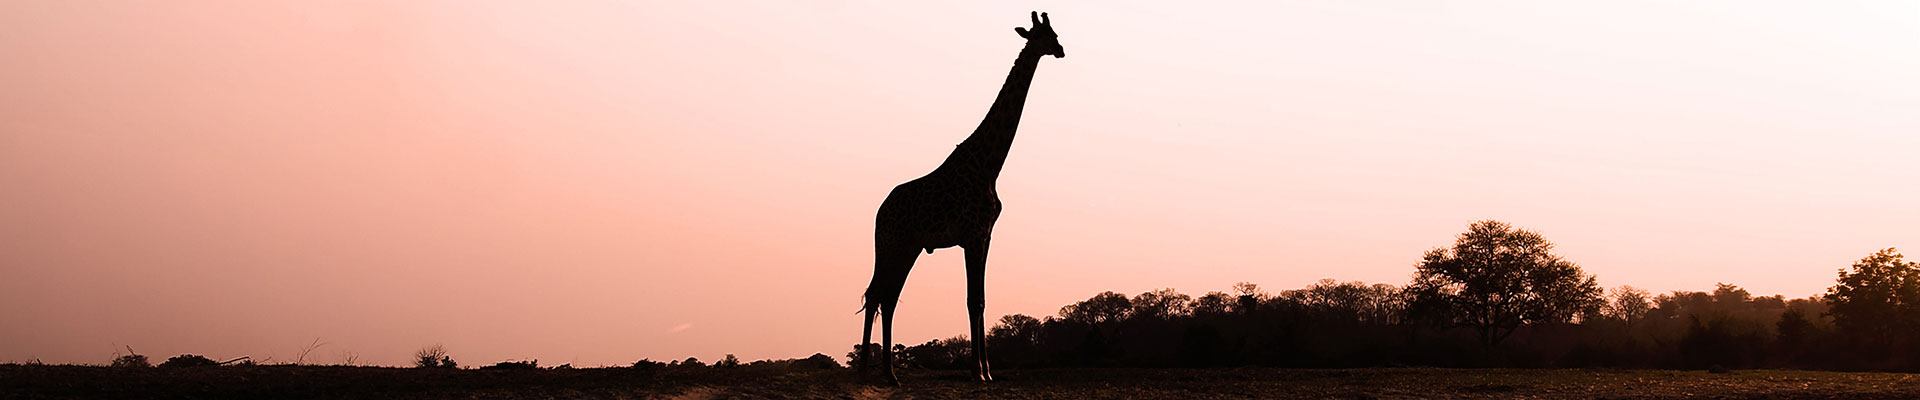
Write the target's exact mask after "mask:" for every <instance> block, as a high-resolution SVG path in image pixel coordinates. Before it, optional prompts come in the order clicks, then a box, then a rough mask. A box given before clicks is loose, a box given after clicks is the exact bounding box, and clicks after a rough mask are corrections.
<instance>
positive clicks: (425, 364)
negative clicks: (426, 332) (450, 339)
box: [413, 344, 460, 368]
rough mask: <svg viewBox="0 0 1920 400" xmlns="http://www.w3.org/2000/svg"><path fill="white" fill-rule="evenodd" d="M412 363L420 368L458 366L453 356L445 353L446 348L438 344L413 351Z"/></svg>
mask: <svg viewBox="0 0 1920 400" xmlns="http://www.w3.org/2000/svg"><path fill="white" fill-rule="evenodd" d="M413 365H414V366H416V367H420V368H459V367H460V364H458V363H455V362H453V357H451V356H448V355H447V348H446V347H441V346H440V345H437V344H436V345H433V346H428V347H426V348H423V349H420V351H415V352H413Z"/></svg>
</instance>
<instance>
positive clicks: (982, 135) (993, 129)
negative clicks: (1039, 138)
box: [860, 12, 1066, 385]
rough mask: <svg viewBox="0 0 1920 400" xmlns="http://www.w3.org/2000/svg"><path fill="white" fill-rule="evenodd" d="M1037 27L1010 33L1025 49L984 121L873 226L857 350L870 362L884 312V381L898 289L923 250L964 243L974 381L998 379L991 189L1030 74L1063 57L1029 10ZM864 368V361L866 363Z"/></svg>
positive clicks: (996, 208) (892, 200) (890, 377)
mask: <svg viewBox="0 0 1920 400" xmlns="http://www.w3.org/2000/svg"><path fill="white" fill-rule="evenodd" d="M1028 17H1030V18H1032V19H1033V29H1026V28H1020V27H1015V28H1013V31H1014V32H1015V33H1019V34H1020V37H1023V38H1026V39H1027V44H1026V47H1025V48H1022V49H1020V55H1019V56H1018V57H1015V58H1014V60H1013V70H1012V71H1010V72H1008V73H1007V82H1006V83H1005V84H1003V85H1002V86H1001V87H1000V94H999V96H998V97H995V98H994V100H993V106H992V107H991V108H988V109H987V117H986V119H984V120H982V121H980V126H979V127H978V128H974V130H973V134H972V135H970V136H967V139H966V140H965V141H962V142H960V145H959V146H957V147H956V148H954V150H953V153H952V154H949V155H947V159H946V161H944V162H941V163H940V166H939V167H938V168H935V169H934V170H933V172H930V173H927V175H926V176H922V177H920V178H918V179H914V180H912V181H908V182H907V183H902V184H900V186H895V187H894V188H893V192H891V193H888V194H887V199H886V201H883V202H881V203H880V211H879V213H878V215H877V216H876V217H875V218H874V228H873V282H872V283H869V284H868V285H867V292H866V296H865V299H864V301H865V304H864V308H863V310H864V311H866V322H865V324H864V325H863V326H864V329H863V330H862V333H861V335H860V351H861V352H862V353H861V354H862V355H866V356H868V357H863V358H865V359H868V360H871V359H872V358H871V357H870V356H871V354H869V352H870V348H871V347H872V344H873V318H874V314H875V312H879V313H880V315H881V317H880V321H881V323H880V325H881V333H880V335H881V340H882V342H883V344H882V347H881V351H880V352H881V365H883V370H884V371H885V373H886V377H887V383H889V384H892V385H899V384H900V379H899V377H897V376H895V375H894V373H893V351H892V349H893V312H894V309H895V306H896V305H897V304H898V303H899V301H900V290H901V288H902V286H904V285H906V283H907V272H908V271H910V270H912V269H913V262H914V260H915V259H918V258H919V257H920V252H921V251H926V252H927V254H933V250H934V249H941V248H947V247H953V246H960V248H961V249H964V250H965V251H966V260H967V311H968V312H969V313H970V316H971V317H972V325H973V331H972V335H971V336H969V337H971V338H972V339H973V340H971V341H972V342H973V343H972V344H973V358H974V366H973V372H974V379H976V380H979V381H982V382H986V381H991V380H993V373H992V372H991V371H990V370H989V369H988V368H987V343H986V321H985V320H984V319H983V317H982V313H983V312H984V311H985V310H986V304H987V303H986V287H985V285H986V282H985V279H986V274H987V246H988V244H989V243H990V242H991V241H992V240H991V239H992V236H993V223H994V221H996V220H998V219H999V218H1000V196H999V194H998V192H996V190H995V188H994V184H995V181H996V180H998V179H999V178H1000V167H1001V166H1002V165H1003V164H1005V163H1006V161H1007V150H1008V149H1009V148H1010V147H1011V146H1012V145H1013V133H1014V130H1016V129H1018V128H1019V127H1020V111H1021V109H1022V108H1024V107H1025V106H1026V102H1027V88H1028V86H1031V85H1032V84H1033V71H1034V68H1035V67H1038V66H1039V65H1040V58H1041V56H1047V55H1051V56H1053V57H1054V58H1061V57H1065V56H1066V50H1065V49H1062V48H1061V47H1060V41H1059V35H1056V34H1055V33H1054V31H1053V21H1052V20H1051V19H1050V18H1048V17H1047V14H1045V13H1040V12H1033V13H1029V14H1028ZM861 367H862V368H865V364H862V365H861Z"/></svg>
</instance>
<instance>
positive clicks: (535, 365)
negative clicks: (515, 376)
mask: <svg viewBox="0 0 1920 400" xmlns="http://www.w3.org/2000/svg"><path fill="white" fill-rule="evenodd" d="M539 368H540V360H527V361H501V362H498V363H495V364H493V365H488V366H485V367H480V369H509V370H512V369H539Z"/></svg>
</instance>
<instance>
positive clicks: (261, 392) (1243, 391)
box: [0, 365, 1920, 400]
mask: <svg viewBox="0 0 1920 400" xmlns="http://www.w3.org/2000/svg"><path fill="white" fill-rule="evenodd" d="M966 376H967V374H966V373H964V372H961V371H903V374H902V376H901V379H902V381H903V386H901V387H892V386H887V385H884V384H880V381H879V380H877V379H873V378H871V377H869V376H862V375H858V374H856V373H855V372H853V371H851V370H785V369H749V368H742V369H733V370H727V369H678V370H675V369H665V370H655V371H638V370H634V369H630V368H583V369H536V370H510V371H497V370H496V371H482V370H443V369H413V368H381V367H322V366H246V367H202V368H141V369H126V368H107V367H88V366H42V365H0V398H30V399H31V398H530V399H531V398H540V399H544V398H609V399H735V398H744V399H760V398H766V399H979V398H998V399H1182V400H1198V399H1271V398H1280V399H1308V398H1316V399H1317V398H1339V399H1429V398H1442V399H1447V398H1458V399H1480V398H1539V399H1562V398H1564V399H1590V398H1602V399H1605V398H1616V399H1648V398H1720V399H1774V398H1780V399H1911V398H1920V374H1902V373H1859V372H1821V371H1784V370H1746V371H1733V372H1730V373H1719V374H1714V373H1707V372H1705V371H1665V370H1601V369H1546V370H1522V369H1435V368H1373V369H1335V370H1326V369H1275V368H1233V369H1122V368H1115V369H1034V370H1003V371H996V372H995V377H996V378H997V381H995V382H992V383H987V384H981V383H977V382H971V381H968V380H966V379H965V377H966Z"/></svg>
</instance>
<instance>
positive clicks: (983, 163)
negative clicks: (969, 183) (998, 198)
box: [941, 46, 1042, 183]
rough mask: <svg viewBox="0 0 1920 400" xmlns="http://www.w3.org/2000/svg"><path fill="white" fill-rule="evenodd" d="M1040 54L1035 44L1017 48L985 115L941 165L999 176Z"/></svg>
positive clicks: (989, 178) (988, 176) (989, 177)
mask: <svg viewBox="0 0 1920 400" xmlns="http://www.w3.org/2000/svg"><path fill="white" fill-rule="evenodd" d="M1041 55H1042V54H1041V50H1039V49H1036V48H1034V46H1027V47H1026V48H1023V49H1020V56H1019V57H1015V58H1014V59H1013V70H1012V71H1009V72H1007V82H1006V83H1005V84H1002V85H1001V86H1000V95H999V96H998V97H995V98H994V99H993V107H991V108H988V109H987V117H986V119H983V120H981V121H980V127H978V128H974V130H973V135H971V136H967V140H966V141H963V142H960V146H959V148H956V149H954V150H953V154H952V155H949V156H947V161H946V162H945V163H943V164H941V168H942V169H948V168H949V167H953V168H958V169H957V170H955V171H954V172H956V173H963V174H977V175H979V176H980V177H984V178H985V179H984V181H986V182H989V183H991V182H993V181H995V180H997V179H999V178H1000V167H1001V166H1002V165H1004V164H1006V162H1007V151H1008V150H1009V149H1011V148H1012V147H1013V134H1014V131H1016V130H1018V129H1020V111H1021V109H1023V108H1025V107H1026V105H1027V87H1029V86H1032V85H1033V71H1034V69H1035V68H1036V67H1039V66H1040V56H1041Z"/></svg>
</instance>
